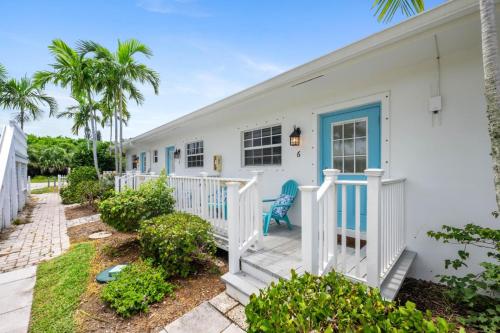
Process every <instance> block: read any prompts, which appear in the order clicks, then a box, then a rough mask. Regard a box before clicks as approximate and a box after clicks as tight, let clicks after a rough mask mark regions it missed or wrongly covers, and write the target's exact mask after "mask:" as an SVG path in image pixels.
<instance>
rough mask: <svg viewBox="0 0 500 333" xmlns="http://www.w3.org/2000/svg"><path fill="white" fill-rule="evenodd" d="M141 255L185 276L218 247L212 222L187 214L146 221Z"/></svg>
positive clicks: (174, 273) (141, 229) (142, 231)
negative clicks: (212, 231) (212, 229)
mask: <svg viewBox="0 0 500 333" xmlns="http://www.w3.org/2000/svg"><path fill="white" fill-rule="evenodd" d="M139 240H140V242H141V245H142V255H143V256H144V257H147V258H151V259H152V260H153V262H154V263H155V264H157V265H159V266H162V267H163V268H164V269H165V271H166V273H167V276H173V275H180V276H182V277H185V276H187V275H189V274H191V273H194V272H196V271H197V269H198V265H196V264H197V263H200V262H203V261H206V260H207V259H209V258H210V257H211V256H212V255H213V254H214V253H215V250H216V245H215V240H214V238H213V235H212V233H211V225H210V223H208V222H207V221H205V220H203V219H202V218H200V217H198V216H196V215H191V214H187V213H174V214H169V215H162V216H158V217H156V218H152V219H150V220H146V221H143V222H142V223H141V227H140V229H139Z"/></svg>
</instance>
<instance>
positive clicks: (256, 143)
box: [253, 138, 262, 147]
mask: <svg viewBox="0 0 500 333" xmlns="http://www.w3.org/2000/svg"><path fill="white" fill-rule="evenodd" d="M261 144H262V140H261V139H260V138H258V139H253V146H254V147H255V146H260V145H261Z"/></svg>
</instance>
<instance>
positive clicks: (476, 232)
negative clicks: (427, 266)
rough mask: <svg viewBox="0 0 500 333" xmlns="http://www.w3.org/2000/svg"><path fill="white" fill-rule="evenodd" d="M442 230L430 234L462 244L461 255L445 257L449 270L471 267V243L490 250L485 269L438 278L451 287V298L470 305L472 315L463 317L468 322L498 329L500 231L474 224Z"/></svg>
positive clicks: (485, 328)
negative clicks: (468, 262) (468, 248)
mask: <svg viewBox="0 0 500 333" xmlns="http://www.w3.org/2000/svg"><path fill="white" fill-rule="evenodd" d="M442 230H443V231H437V232H436V231H429V232H428V233H427V234H428V235H429V236H430V237H432V238H435V239H436V240H442V241H443V243H451V244H458V245H461V246H462V248H461V249H460V250H459V251H458V253H457V254H458V257H457V258H455V259H446V260H445V268H446V269H448V268H450V266H451V267H452V268H453V269H455V270H458V269H460V268H462V267H467V260H468V259H469V256H470V253H469V251H468V250H467V247H468V246H474V247H479V248H483V249H486V250H487V253H486V257H487V258H488V261H483V262H481V263H480V264H479V265H480V266H481V267H482V268H483V270H482V271H481V272H479V273H478V274H472V273H469V274H466V275H465V276H460V277H459V276H455V275H438V277H439V278H440V281H441V282H442V283H444V284H446V285H447V286H448V287H449V290H448V292H447V294H446V295H447V297H448V298H449V299H450V300H451V301H452V302H457V303H460V304H462V305H464V306H465V307H466V308H467V310H468V314H467V316H466V317H465V318H462V320H461V321H462V322H463V323H464V324H466V325H469V326H472V327H475V328H477V329H480V330H482V331H484V332H496V331H497V330H498V327H500V305H499V304H500V297H499V295H500V265H499V262H500V230H498V229H496V230H495V229H490V228H484V227H480V226H478V225H474V224H467V225H466V226H465V227H463V228H456V227H451V226H447V225H444V226H443V227H442Z"/></svg>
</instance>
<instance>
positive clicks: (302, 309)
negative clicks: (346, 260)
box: [245, 271, 455, 332]
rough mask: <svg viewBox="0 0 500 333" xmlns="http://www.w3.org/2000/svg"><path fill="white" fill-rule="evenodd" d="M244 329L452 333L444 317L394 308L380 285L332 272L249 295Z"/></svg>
mask: <svg viewBox="0 0 500 333" xmlns="http://www.w3.org/2000/svg"><path fill="white" fill-rule="evenodd" d="M245 312H246V315H247V322H248V324H249V328H248V332H312V331H314V332H358V331H363V332H396V331H397V332H452V331H454V330H455V328H454V326H453V325H451V324H448V323H447V322H446V321H445V320H444V319H442V318H438V319H436V320H433V319H432V317H431V314H430V313H429V312H426V313H422V312H421V311H419V310H417V309H416V308H415V305H414V304H413V303H411V302H408V303H407V304H406V305H405V306H404V307H398V306H396V304H395V303H394V302H386V301H384V300H383V299H382V297H381V295H380V292H379V291H378V289H371V288H368V287H366V286H364V285H362V284H360V283H353V282H351V281H349V280H347V279H346V278H345V277H343V276H342V275H340V274H336V273H335V272H331V273H329V274H326V275H324V276H321V277H318V276H314V275H311V274H309V273H306V274H304V275H302V276H298V275H297V274H296V273H295V272H294V271H292V278H291V279H290V280H289V281H287V280H283V279H281V280H280V281H279V282H278V283H277V284H275V283H272V284H271V286H270V287H268V288H267V289H265V290H263V291H261V294H260V295H259V296H255V295H252V296H251V297H250V303H249V304H248V305H247V307H246V309H245Z"/></svg>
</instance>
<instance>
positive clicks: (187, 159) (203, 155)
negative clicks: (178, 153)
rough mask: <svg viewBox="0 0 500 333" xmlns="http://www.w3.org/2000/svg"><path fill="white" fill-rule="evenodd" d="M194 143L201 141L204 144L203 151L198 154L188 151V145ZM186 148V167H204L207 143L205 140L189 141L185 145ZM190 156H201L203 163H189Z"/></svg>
mask: <svg viewBox="0 0 500 333" xmlns="http://www.w3.org/2000/svg"><path fill="white" fill-rule="evenodd" d="M193 143H201V144H202V146H203V147H202V149H203V152H202V153H197V154H189V151H188V145H191V144H193ZM184 148H185V150H186V154H185V155H186V168H203V167H204V166H205V143H204V142H203V140H196V141H191V142H187V143H186V145H185V146H184ZM190 156H201V165H191V166H190V165H189V162H188V161H189V157H190Z"/></svg>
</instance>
